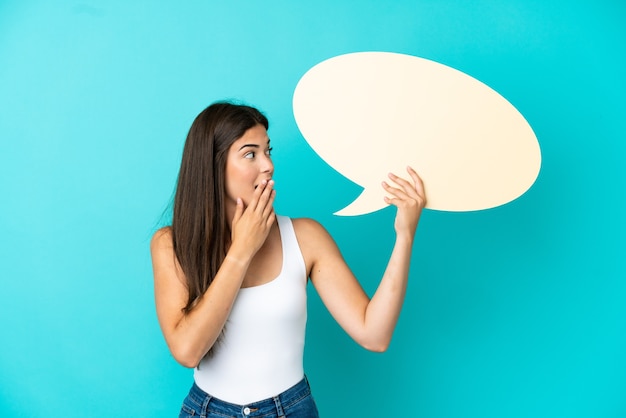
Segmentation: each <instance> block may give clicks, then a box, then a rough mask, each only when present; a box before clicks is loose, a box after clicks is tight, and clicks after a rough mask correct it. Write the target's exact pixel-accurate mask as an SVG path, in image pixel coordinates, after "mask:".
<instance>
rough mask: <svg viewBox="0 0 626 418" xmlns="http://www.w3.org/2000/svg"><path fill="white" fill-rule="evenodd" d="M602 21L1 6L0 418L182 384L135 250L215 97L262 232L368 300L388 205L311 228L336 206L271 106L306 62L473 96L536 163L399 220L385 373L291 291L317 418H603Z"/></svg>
mask: <svg viewBox="0 0 626 418" xmlns="http://www.w3.org/2000/svg"><path fill="white" fill-rule="evenodd" d="M625 18H626V3H624V2H623V1H621V0H620V1H617V0H615V1H608V0H600V1H598V0H594V1H567V2H565V1H538V0H537V1H532V0H517V1H515V0H511V1H473V2H466V1H460V0H459V1H452V0H443V1H426V0H424V1H394V2H382V1H372V0H368V1H337V0H333V1H330V0H328V1H315V2H313V1H310V2H294V1H265V2H256V1H230V2H217V1H187V2H151V1H121V0H115V1H111V0H107V1H104V0H102V1H97V0H91V1H89V0H85V1H82V2H81V1H49V2H47V1H35V0H33V1H10V0H3V1H0V199H1V204H0V258H1V260H2V262H1V267H0V275H1V278H0V280H1V287H0V347H1V348H0V350H1V351H0V416H3V417H14V416H15V417H22V416H23V417H78V416H91V417H126V416H138V417H172V416H176V414H177V412H178V408H179V405H180V403H181V401H182V399H183V397H184V395H185V393H186V391H187V389H188V387H189V385H190V383H191V379H192V377H191V371H190V370H186V369H184V368H183V367H181V366H179V365H177V364H176V363H175V361H174V360H173V359H172V357H171V356H170V354H169V352H168V350H167V347H166V346H165V343H164V341H163V338H162V336H161V333H160V330H159V328H158V324H157V321H156V315H155V312H154V302H153V293H152V272H151V266H150V257H149V252H148V245H149V239H150V237H151V234H152V232H153V231H154V230H155V228H156V227H157V226H158V225H160V224H162V223H163V222H164V220H163V219H164V218H163V217H162V214H163V211H164V210H166V208H167V205H168V202H169V201H170V198H171V195H172V192H173V189H174V183H175V179H176V175H177V170H178V165H179V163H180V156H181V151H182V145H183V141H184V138H185V135H186V132H187V130H188V128H189V126H190V124H191V122H192V120H193V118H194V117H195V115H196V114H197V113H199V112H200V111H201V110H202V109H203V108H204V107H205V106H206V105H208V104H209V103H210V102H212V101H214V100H218V99H224V98H234V99H240V100H244V101H246V102H249V103H252V104H254V105H256V106H258V107H260V108H261V109H262V110H264V111H265V112H266V113H267V114H268V116H269V118H270V123H271V128H270V135H271V137H272V142H273V145H274V147H275V148H274V149H275V152H274V155H275V164H276V181H277V189H278V197H277V203H276V208H277V211H278V212H280V213H282V214H286V215H290V216H309V217H314V218H316V219H318V220H319V221H320V222H322V223H323V224H324V225H325V226H326V227H327V228H328V229H329V230H330V232H331V233H332V234H333V236H334V237H335V238H336V240H337V242H338V243H339V245H340V247H341V248H342V250H343V252H344V255H345V257H346V259H347V260H348V262H349V263H350V264H351V266H352V267H353V269H354V271H355V273H356V274H357V275H358V277H359V278H360V280H361V281H362V283H363V286H364V287H365V288H366V290H367V291H368V292H370V293H371V292H372V291H373V290H374V289H375V287H376V284H377V281H378V279H379V276H380V274H381V273H382V271H383V269H384V266H385V263H386V259H387V257H388V256H389V253H390V246H391V245H392V242H393V228H392V223H393V216H394V212H393V209H391V208H388V209H385V210H383V211H380V212H377V213H373V214H370V215H366V216H361V217H356V218H340V217H335V216H333V215H332V213H333V212H335V211H337V210H339V209H341V208H343V207H344V206H345V205H346V204H347V203H349V202H351V201H352V200H353V199H354V198H355V197H356V196H357V195H358V194H359V192H360V189H359V187H358V186H356V185H354V184H351V183H350V182H348V181H347V180H346V179H344V178H343V177H342V176H341V175H340V174H339V173H337V172H335V171H334V170H333V169H332V168H330V167H329V166H327V165H326V164H325V163H324V162H323V161H322V160H321V159H320V158H319V157H318V156H317V155H316V154H315V153H314V152H313V151H312V150H311V149H310V147H309V146H308V145H307V143H306V142H305V140H304V139H303V138H302V136H301V134H300V133H299V131H298V129H297V126H296V124H295V121H294V118H293V114H292V108H291V99H292V94H293V90H294V88H295V86H296V83H297V82H298V80H299V78H300V77H301V76H302V75H303V74H304V73H305V72H306V71H307V70H308V69H309V68H310V67H312V66H313V65H315V64H317V63H319V62H320V61H322V60H324V59H327V58H330V57H333V56H336V55H339V54H344V53H349V52H356V51H390V52H399V53H405V54H411V55H415V56H419V57H423V58H428V59H431V60H435V61H438V62H440V63H443V64H446V65H448V66H451V67H454V68H456V69H459V70H461V71H463V72H465V73H467V74H469V75H471V76H473V77H475V78H477V79H478V80H480V81H482V82H484V83H485V84H487V85H489V86H490V87H492V88H494V89H495V90H496V91H498V92H499V93H500V94H501V95H503V96H504V97H505V98H506V99H507V100H509V101H510V102H511V103H512V104H513V105H514V106H516V107H517V109H518V110H519V111H520V112H521V113H522V114H523V115H524V116H525V117H526V119H527V120H528V121H529V123H530V124H531V126H532V127H533V129H534V131H535V133H536V135H537V137H538V140H539V143H540V145H541V149H542V157H543V161H542V170H541V173H540V174H539V177H538V179H537V181H536V183H535V185H534V186H533V187H532V188H531V189H530V190H529V191H528V192H527V193H526V194H525V195H523V196H522V197H520V198H519V199H517V200H515V201H513V202H511V203H509V204H507V205H504V206H502V207H498V208H495V209H491V210H486V211H479V212H468V213H446V212H434V211H426V212H425V213H424V215H423V218H422V222H421V225H420V227H419V230H418V241H417V244H416V248H415V251H414V256H413V264H412V271H411V277H410V285H409V290H408V294H407V298H406V303H405V307H404V310H403V313H402V316H401V319H400V322H399V324H398V327H397V330H396V333H395V335H394V340H393V342H392V345H391V347H390V349H389V351H388V352H387V353H385V354H382V355H380V354H373V353H369V352H366V351H364V350H363V349H361V348H359V347H358V346H357V345H356V344H355V343H353V342H352V341H351V340H349V338H348V337H347V336H346V335H345V334H344V333H343V331H342V330H341V329H340V328H339V327H338V326H337V325H336V324H335V323H334V321H333V320H332V318H330V316H329V314H328V313H327V311H326V310H325V308H324V307H323V305H322V304H321V302H320V301H319V299H318V297H317V295H316V293H315V291H314V290H313V289H311V291H310V292H309V294H310V305H309V325H308V337H307V338H308V340H307V347H306V355H305V363H306V364H305V367H306V369H307V372H308V375H309V378H310V380H311V382H312V385H313V388H314V394H315V396H316V399H317V401H318V405H319V408H320V411H321V413H322V416H324V417H345V416H361V417H380V416H419V417H432V418H444V417H445V418H447V417H481V418H489V417H570V418H576V417H581V418H582V417H607V418H608V417H623V416H626V396H625V394H626V357H625V355H624V354H625V353H626V303H625V297H626V283H625V280H624V279H625V278H626V263H625V261H624V247H625V244H626V243H625V238H624V237H625V232H626V231H625V222H624V213H625V210H624V209H625V204H624V201H623V198H622V197H621V194H622V193H623V191H624V185H625V180H626V176H625V174H624V170H623V164H621V163H622V160H623V158H624V155H625V151H626V147H625V145H624V143H625V140H626V136H625V134H626V117H625V115H626V105H625V104H626V101H625V100H624V97H625V94H626V82H625V78H624V74H625V73H626V71H625V69H626V65H625V61H626V25H624V21H625ZM368 146H385V142H384V139H381V142H380V143H377V144H369V145H368ZM373 163H374V162H373ZM243 378H245V376H242V379H243Z"/></svg>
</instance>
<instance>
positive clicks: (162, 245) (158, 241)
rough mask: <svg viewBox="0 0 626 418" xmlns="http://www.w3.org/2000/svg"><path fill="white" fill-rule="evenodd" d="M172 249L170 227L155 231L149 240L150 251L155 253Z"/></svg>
mask: <svg viewBox="0 0 626 418" xmlns="http://www.w3.org/2000/svg"><path fill="white" fill-rule="evenodd" d="M166 249H170V250H171V249H173V243H172V227H170V226H166V227H164V228H161V229H159V230H157V231H156V232H155V233H154V235H152V239H151V240H150V250H151V251H152V252H153V253H154V252H155V251H160V250H166Z"/></svg>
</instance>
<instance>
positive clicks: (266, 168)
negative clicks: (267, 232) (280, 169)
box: [262, 155, 274, 174]
mask: <svg viewBox="0 0 626 418" xmlns="http://www.w3.org/2000/svg"><path fill="white" fill-rule="evenodd" d="M262 171H263V172H264V173H270V174H274V163H273V162H272V158H271V157H270V156H269V155H265V157H264V159H263V164H262Z"/></svg>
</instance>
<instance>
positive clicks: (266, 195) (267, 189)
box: [256, 180, 274, 213]
mask: <svg viewBox="0 0 626 418" xmlns="http://www.w3.org/2000/svg"><path fill="white" fill-rule="evenodd" d="M264 182H265V180H264ZM273 192H274V180H270V181H269V182H265V186H264V189H263V192H262V193H261V196H260V197H259V199H258V201H257V206H256V210H257V211H258V212H259V213H263V212H264V211H265V208H267V204H268V202H269V200H270V197H271V196H272V194H273Z"/></svg>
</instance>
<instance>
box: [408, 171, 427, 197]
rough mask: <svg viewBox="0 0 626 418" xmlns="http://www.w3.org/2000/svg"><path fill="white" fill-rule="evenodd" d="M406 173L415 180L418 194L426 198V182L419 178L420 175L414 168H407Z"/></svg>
mask: <svg viewBox="0 0 626 418" xmlns="http://www.w3.org/2000/svg"><path fill="white" fill-rule="evenodd" d="M406 171H407V172H408V173H409V175H410V176H411V178H412V179H413V184H414V185H415V190H416V191H417V194H418V195H420V196H421V197H425V195H426V193H425V192H424V182H423V181H422V178H421V177H420V176H419V174H417V172H416V171H415V170H414V169H413V167H410V166H409V167H407V168H406Z"/></svg>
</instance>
